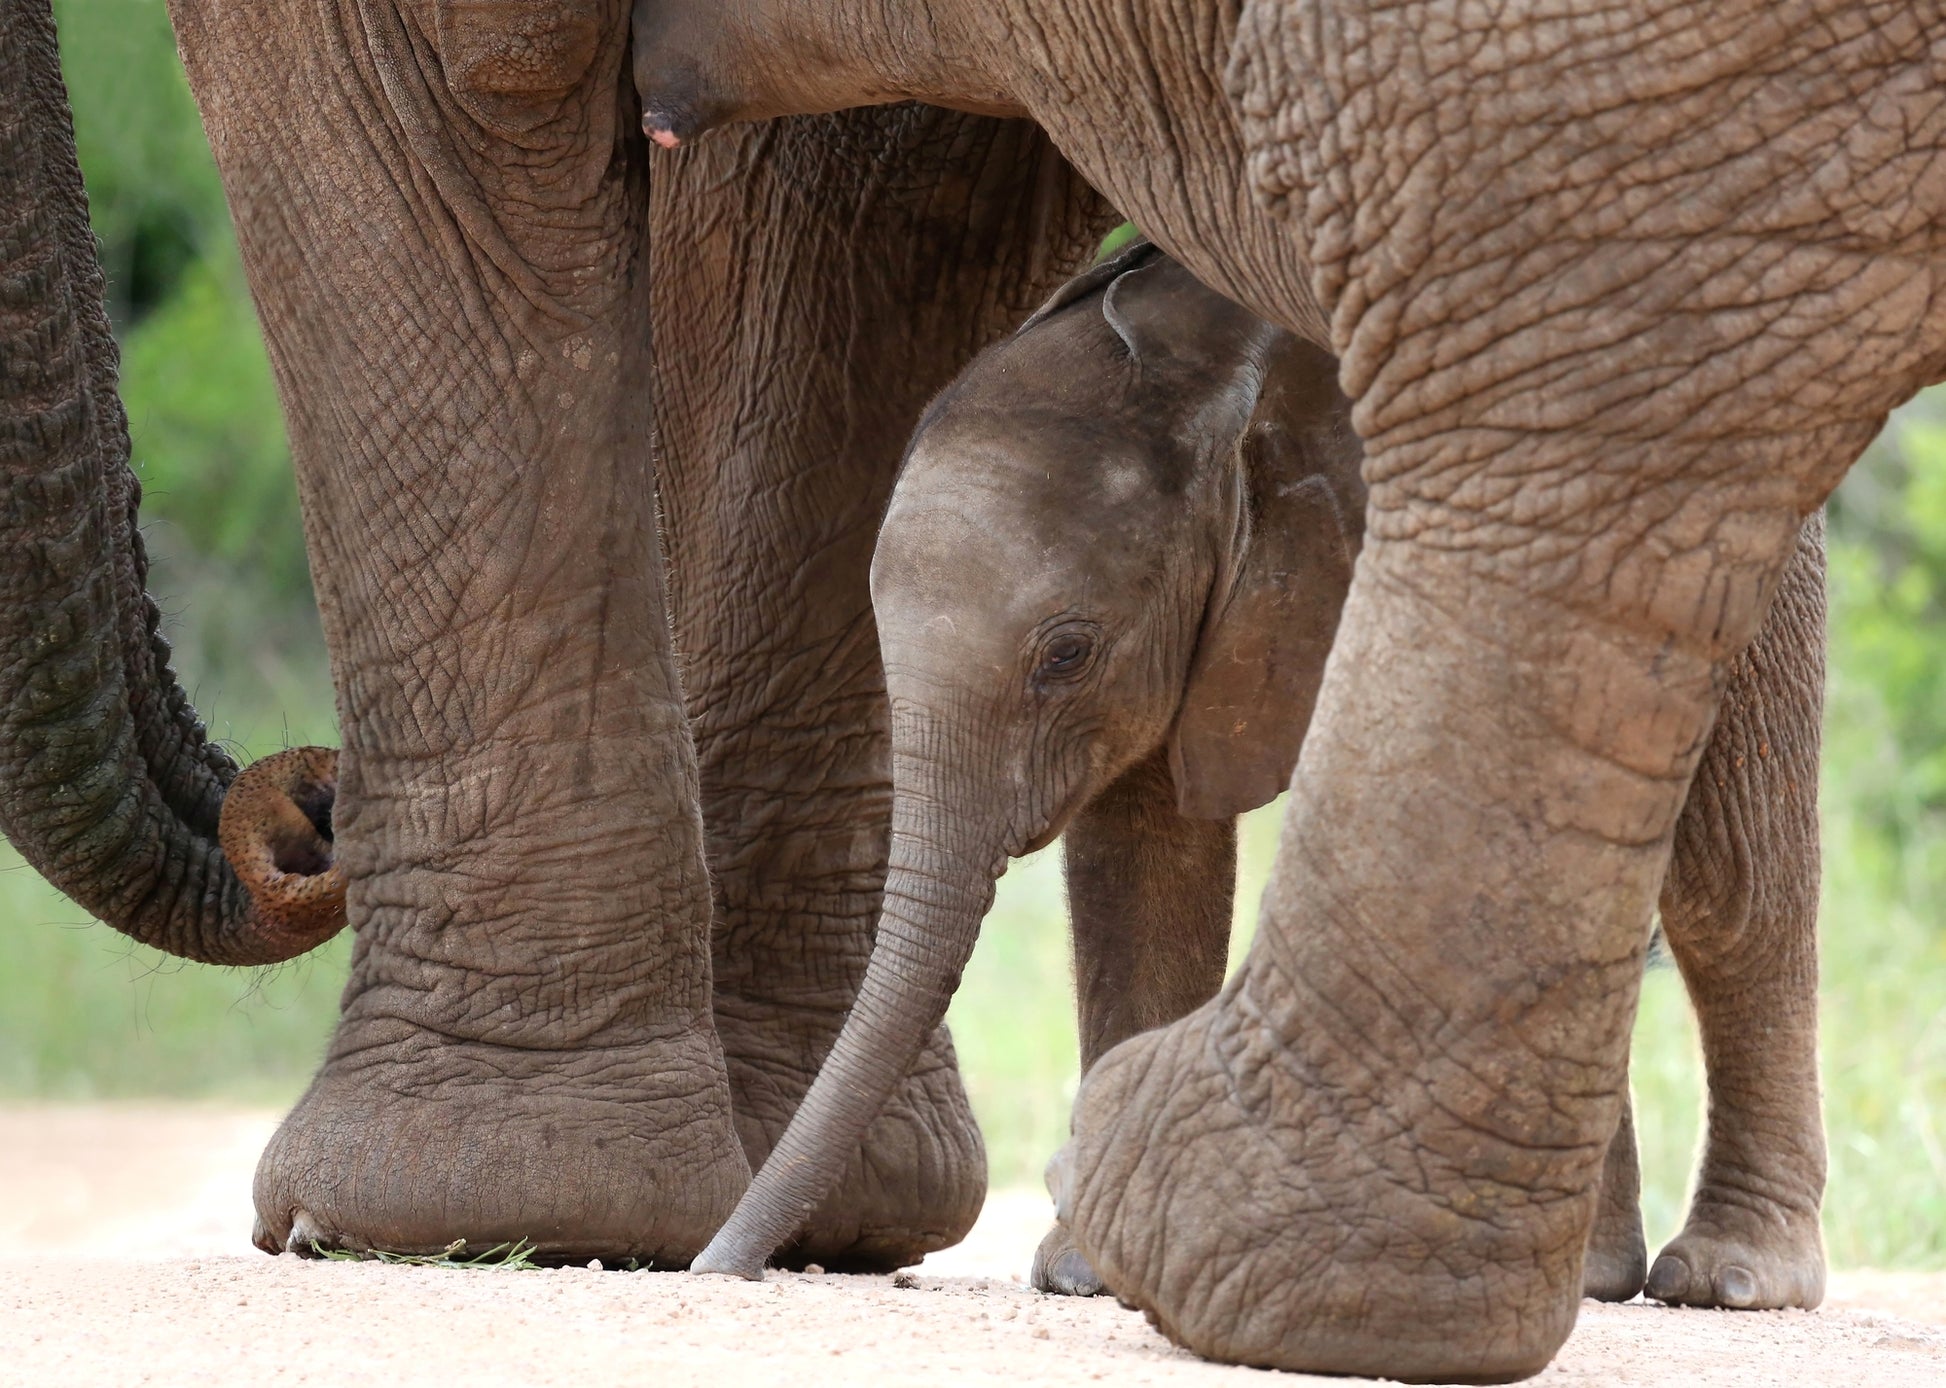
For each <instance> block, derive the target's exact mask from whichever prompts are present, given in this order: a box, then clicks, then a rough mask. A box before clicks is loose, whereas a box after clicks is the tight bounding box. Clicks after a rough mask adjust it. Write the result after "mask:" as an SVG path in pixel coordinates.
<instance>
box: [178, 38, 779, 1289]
mask: <svg viewBox="0 0 1946 1388" xmlns="http://www.w3.org/2000/svg"><path fill="white" fill-rule="evenodd" d="M175 21H176V25H177V30H178V34H179V37H180V39H181V43H182V48H183V51H184V54H185V56H186V60H187V64H188V68H189V72H190V77H191V82H192V85H193V87H194V89H195V91H196V94H197V97H198V100H199V102H200V104H201V106H202V110H203V116H204V120H205V122H206V123H207V126H208V129H209V132H210V136H211V142H212V144H213V146H214V148H215V151H216V155H217V160H218V164H219V167H220V169H221V172H222V174H223V178H224V182H225V186H226V188H227V190H228V192H229V195H230V199H231V203H232V207H233V209H234V212H235V215H236V221H237V229H238V235H239V240H240V243H241V246H242V249H243V254H244V258H245V263H246V266H247V268H248V270H249V273H250V278H251V285H252V288H253V290H254V291H255V294H256V296H257V299H258V303H259V306H260V309H261V312H262V317H263V320H264V324H265V329H266V337H267V340H268V343H269V347H270V353H271V359H272V362H273V365H274V367H275V369H276V371H277V375H278V381H279V387H280V390H281V393H282V396H283V399H284V402H285V407H286V411H287V413H288V416H289V419H290V423H291V436H292V448H293V453H294V456H295V459H296V462H297V468H298V479H299V486H300V495H301V497H302V500H303V503H304V507H305V522H306V533H307V538H308V541H309V545H310V551H311V556H312V562H313V569H314V572H315V574H316V576H317V580H318V588H319V595H320V600H321V604H322V606H323V610H324V616H325V629H326V636H327V638H328V640H329V642H330V646H331V656H332V668H333V675H334V679H335V681H336V684H337V691H338V708H339V715H340V721H341V724H342V728H343V733H344V742H345V746H344V752H343V756H342V761H341V768H340V770H341V782H340V794H339V798H338V802H337V806H336V810H335V814H334V817H333V823H334V829H335V834H336V846H337V849H338V854H339V861H340V862H341V863H342V864H343V866H344V868H345V870H346V873H347V876H348V879H349V893H348V907H349V914H350V919H351V924H352V925H353V927H354V928H355V929H356V930H357V932H358V943H357V948H356V950H355V952H354V956H353V961H352V967H351V978H350V981H349V983H348V985H347V987H346V990H345V995H344V1001H343V1014H342V1016H341V1018H340V1020H339V1024H338V1029H337V1032H336V1034H335V1036H334V1037H333V1039H332V1042H331V1046H330V1049H329V1052H328V1054H327V1056H326V1059H325V1062H324V1066H323V1069H322V1071H321V1073H320V1074H319V1075H318V1076H317V1078H316V1079H315V1081H314V1082H313V1083H312V1085H311V1087H310V1089H309V1090H308V1091H307V1092H306V1093H305V1095H304V1097H303V1098H302V1100H301V1101H300V1102H299V1104H298V1106H297V1108H296V1109H295V1111H294V1112H292V1114H291V1115H290V1116H289V1117H288V1118H287V1119H286V1120H285V1122H284V1125H283V1127H282V1128H281V1129H280V1130H279V1132H278V1134H277V1136H276V1137H275V1139H274V1140H273V1141H272V1143H271V1146H270V1148H269V1150H268V1151H267V1152H266V1153H265V1154H264V1158H263V1162H262V1164H261V1166H260V1167H259V1169H258V1173H257V1184H256V1198H257V1209H258V1214H259V1219H260V1227H259V1232H258V1241H259V1243H260V1246H263V1247H265V1248H267V1249H271V1250H275V1249H280V1248H288V1249H292V1250H295V1251H298V1252H307V1251H310V1250H311V1249H312V1248H313V1247H315V1246H326V1247H328V1246H331V1245H334V1244H335V1245H340V1246H345V1247H351V1248H367V1247H376V1248H383V1249H397V1250H406V1251H422V1252H423V1251H436V1250H438V1249H440V1248H442V1247H444V1246H446V1245H447V1244H448V1243H450V1242H451V1241H453V1240H455V1239H465V1240H466V1241H467V1243H468V1245H469V1247H473V1248H476V1249H478V1248H483V1247H485V1246H486V1245H490V1244H494V1243H500V1242H503V1241H508V1240H513V1239H527V1240H529V1241H531V1242H532V1243H534V1244H537V1245H539V1252H540V1254H541V1256H543V1257H550V1258H567V1257H573V1258H585V1257H588V1256H591V1255H600V1256H603V1257H628V1256H634V1257H639V1258H642V1259H644V1260H653V1261H657V1262H666V1263H681V1262H683V1261H686V1260H687V1259H688V1258H689V1257H690V1256H691V1255H692V1254H693V1252H694V1251H695V1250H696V1249H697V1248H698V1247H700V1246H701V1244H702V1242H703V1241H704V1239H705V1238H706V1237H707V1236H708V1234H709V1233H710V1231H711V1230H712V1229H713V1228H715V1226H716V1225H717V1224H718V1223H719V1222H720V1221H721V1220H722V1218H723V1217H724V1216H725V1215H726V1214H727V1212H728V1210H729V1208H730V1206H731V1204H732V1203H733V1202H734V1200H735V1198H736V1196H737V1194H738V1193H739V1191H740V1190H741V1189H742V1186H743V1185H744V1183H745V1182H746V1181H747V1179H748V1175H747V1167H746V1165H745V1163H744V1159H743V1155H742V1152H741V1150H740V1147H739V1145H738V1144H737V1142H736V1138H735V1134H734V1131H733V1129H732V1126H731V1120H730V1106H729V1088H728V1083H727V1078H726V1075H725V1072H724V1068H723V1062H722V1056H721V1052H720V1049H719V1048H718V1046H717V1043H716V1041H715V1037H714V1032H713V1030H712V1027H711V1022H710V1015H709V956H708V935H707V922H708V910H709V905H708V887H707V878H706V874H705V871H704V863H703V856H702V844H701V829H700V823H699V820H698V817H697V814H696V794H697V792H696V774H695V765H694V760H693V750H692V746H691V742H690V738H689V733H688V727H687V722H686V720H685V717H684V712H683V707H682V702H681V698H680V693H679V689H678V685H677V682H676V677H675V671H674V665H673V661H672V657H671V651H670V645H669V638H668V627H667V620H666V617H665V606H664V595H663V591H662V584H661V578H660V576H661V572H662V565H661V556H660V554H659V553H658V546H657V542H656V524H655V507H654V485H653V478H652V475H651V471H650V458H649V411H648V402H647V398H646V397H647V386H646V381H647V374H648V361H647V351H646V343H645V341H644V338H645V334H644V332H643V324H644V322H645V321H646V315H647V312H648V303H647V292H646V290H647V286H646V280H645V271H646V267H645V265H644V262H643V258H642V255H641V245H642V229H643V224H644V221H645V218H646V208H647V189H646V168H645V164H646V152H647V151H646V143H645V142H644V141H643V140H642V139H641V137H640V135H639V133H638V132H637V131H636V129H635V118H634V114H633V111H632V110H631V109H629V103H628V102H627V101H625V100H623V99H622V93H623V91H624V90H625V88H626V85H627V83H626V79H625V78H624V76H623V74H622V53H623V50H624V48H625V46H626V22H625V21H626V16H625V13H624V12H623V10H622V8H621V6H620V5H619V4H618V3H617V4H605V3H598V0H570V3H565V4H561V5H556V6H549V7H547V8H546V9H545V10H542V9H538V8H532V7H524V6H501V7H479V6H472V7H445V6H442V7H439V8H438V10H437V12H436V13H434V12H433V11H432V10H431V9H430V8H422V7H419V6H416V5H410V4H399V5H395V4H392V3H390V2H389V0H351V3H346V4H343V5H311V4H307V3H285V2H284V0H273V2H272V3H269V4H265V5H260V6H256V7H253V8H251V9H249V10H248V11H247V12H245V11H238V10H232V9H228V8H225V7H222V6H219V5H216V4H213V3H206V2H205V0H181V2H180V3H178V4H177V5H176V7H175Z"/></svg>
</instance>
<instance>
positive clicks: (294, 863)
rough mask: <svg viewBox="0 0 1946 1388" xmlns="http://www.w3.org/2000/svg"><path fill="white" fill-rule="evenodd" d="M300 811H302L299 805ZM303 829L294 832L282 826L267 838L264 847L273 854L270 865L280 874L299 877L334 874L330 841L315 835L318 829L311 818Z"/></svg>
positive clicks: (307, 819)
mask: <svg viewBox="0 0 1946 1388" xmlns="http://www.w3.org/2000/svg"><path fill="white" fill-rule="evenodd" d="M298 808H300V809H302V808H303V807H302V806H301V805H300V806H299V807H298ZM305 828H306V829H310V830H312V832H309V833H307V832H305V831H304V829H298V830H295V831H293V830H292V829H291V828H289V827H285V826H279V829H278V830H273V831H272V832H271V833H270V834H268V835H266V836H265V837H266V840H267V841H266V843H265V845H264V846H265V847H266V848H268V849H269V850H270V861H271V864H272V865H273V866H274V867H275V868H276V869H277V870H278V871H279V872H285V873H290V874H292V875H293V876H297V877H317V876H319V875H320V874H322V873H325V872H329V871H330V870H331V841H330V839H329V838H327V837H325V836H324V835H322V834H319V833H317V832H315V829H316V825H315V822H314V821H312V820H311V819H310V818H309V817H308V816H306V819H305Z"/></svg>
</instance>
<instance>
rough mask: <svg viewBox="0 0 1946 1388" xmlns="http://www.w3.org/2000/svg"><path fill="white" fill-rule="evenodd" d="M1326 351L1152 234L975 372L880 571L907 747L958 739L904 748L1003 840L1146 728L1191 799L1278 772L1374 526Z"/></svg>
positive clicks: (957, 387) (919, 454) (890, 680)
mask: <svg viewBox="0 0 1946 1388" xmlns="http://www.w3.org/2000/svg"><path fill="white" fill-rule="evenodd" d="M1335 372H1336V365H1335V363H1334V362H1333V361H1332V360H1331V359H1330V358H1329V357H1328V356H1326V355H1325V354H1324V353H1322V352H1319V351H1318V350H1316V349H1315V348H1312V347H1310V346H1308V345H1307V344H1305V343H1303V342H1301V341H1298V340H1297V339H1295V338H1294V337H1292V336H1291V335H1290V334H1288V333H1285V332H1282V331H1280V330H1278V329H1276V328H1273V327H1271V326H1270V325H1268V324H1266V323H1264V322H1263V321H1262V320H1261V319H1258V318H1256V317H1255V316H1253V315H1251V314H1250V313H1248V312H1247V311H1245V310H1243V309H1241V308H1239V307H1237V306H1236V305H1234V304H1232V303H1231V302H1230V301H1228V300H1227V299H1224V298H1222V297H1220V296H1219V295H1216V294H1214V293H1212V292H1210V291H1209V290H1208V289H1206V288H1204V287H1203V286H1202V285H1201V284H1199V283H1197V281H1196V280H1195V279H1194V278H1192V277H1191V276H1190V274H1189V273H1188V272H1187V271H1186V270H1184V269H1183V268H1182V267H1181V266H1180V265H1178V264H1177V263H1176V262H1174V261H1173V260H1171V259H1170V258H1168V257H1167V256H1165V255H1163V254H1162V253H1161V252H1160V251H1158V250H1156V249H1155V248H1154V247H1152V246H1150V245H1148V244H1147V243H1138V244H1137V245H1135V246H1134V247H1133V248H1131V249H1129V250H1127V251H1125V252H1123V253H1122V254H1121V255H1119V256H1117V257H1115V258H1114V259H1113V260H1110V261H1108V262H1106V263H1104V264H1102V265H1100V266H1097V267H1096V268H1095V269H1093V270H1091V271H1089V272H1087V273H1086V274H1084V275H1082V276H1080V277H1078V278H1077V279H1075V280H1073V281H1071V282H1070V283H1069V284H1068V285H1067V286H1066V287H1065V288H1063V289H1062V290H1061V291H1060V292H1059V293H1058V294H1057V295H1056V296H1055V297H1054V298H1053V299H1052V300H1051V301H1050V302H1049V303H1048V304H1047V305H1046V306H1044V307H1043V308H1042V309H1041V310H1040V312H1038V313H1037V314H1035V315H1034V317H1033V318H1031V319H1030V320H1029V321H1028V322H1027V324H1026V325H1025V326H1023V327H1022V328H1021V330H1020V331H1019V333H1018V334H1017V335H1016V336H1015V337H1014V338H1013V339H1012V340H1011V341H1009V342H1006V343H1003V344H1001V345H999V346H998V347H996V348H994V349H993V350H992V351H990V352H988V353H987V354H986V355H985V356H984V357H982V358H981V359H980V360H979V361H977V362H976V363H975V364H974V365H973V366H972V367H971V368H969V370H968V371H967V372H966V373H965V374H964V375H963V376H962V377H961V378H960V380H959V381H958V382H956V383H955V384H954V386H953V387H952V388H951V389H950V390H948V391H947V392H946V393H945V394H944V395H943V396H942V397H941V398H940V399H939V401H938V402H937V403H936V404H935V405H934V406H933V408H932V409H931V410H930V411H929V412H928V414H927V416H926V418H925V419H924V420H923V421H922V422H921V424H920V426H919V429H918V432H917V435H916V437H915V438H914V440H913V444H912V448H911V451H910V453H909V455H908V458H907V462H906V466H905V469H904V471H903V472H902V474H901V476H900V479H899V483H898V486H897V488H896V489H895V491H894V493H893V497H892V501H891V505H890V507H889V508H888V510H887V513H886V518H885V524H884V527H883V529H882V531H881V533H880V537H879V548H878V554H877V558H876V561H875V563H874V568H873V575H872V587H873V604H874V608H875V610H876V612H877V615H878V621H879V631H880V644H881V648H882V650H883V653H884V657H885V662H886V667H887V685H888V688H889V689H890V691H891V695H892V698H893V701H894V704H895V706H896V709H897V713H896V715H895V733H894V739H895V744H896V743H898V742H899V741H900V740H901V738H900V726H901V725H902V726H903V729H904V732H905V733H906V734H907V735H908V736H909V738H910V739H911V740H912V742H913V750H914V752H915V753H916V752H917V750H918V749H919V748H920V747H922V746H932V745H950V746H953V747H955V748H956V749H960V751H961V753H962V758H963V760H964V761H965V762H966V765H964V766H959V765H944V766H940V765H935V766H917V765H911V766H908V767H907V768H906V769H907V770H908V771H909V772H910V773H911V774H912V775H913V776H914V777H921V776H925V775H928V774H930V775H934V776H943V777H947V778H949V779H950V780H951V781H953V782H954V783H955V784H954V785H953V786H952V787H951V789H952V790H953V791H954V792H955V794H956V795H957V797H958V799H959V800H960V801H961V803H967V802H968V799H969V797H971V799H972V800H973V801H977V802H979V803H984V804H991V805H993V806H994V807H995V808H994V813H995V815H996V816H997V817H998V818H1002V819H1004V820H1005V821H1006V831H1007V832H1006V833H1005V835H1004V838H1003V843H1004V846H1005V848H1006V850H1007V851H1008V852H1018V851H1021V850H1022V849H1024V848H1032V847H1035V846H1038V845H1040V844H1043V843H1045V842H1047V841H1049V840H1051V839H1052V838H1053V837H1054V836H1055V835H1056V834H1058V833H1059V831H1060V828H1061V826H1062V824H1063V823H1064V822H1065V820H1066V818H1067V816H1068V815H1069V814H1070V813H1072V811H1073V810H1074V809H1075V808H1077V807H1078V805H1079V804H1080V803H1082V802H1084V801H1085V800H1086V799H1088V798H1089V797H1091V796H1092V795H1093V794H1095V793H1096V792H1098V791H1099V790H1101V789H1102V788H1103V786H1105V785H1106V784H1107V783H1108V782H1109V781H1110V780H1112V779H1113V778H1114V777H1115V776H1117V775H1119V774H1120V773H1121V772H1122V771H1124V770H1126V769H1127V768H1128V766H1129V765H1130V764H1132V763H1133V762H1134V761H1135V760H1137V759H1139V758H1140V757H1142V756H1144V755H1146V754H1147V753H1149V752H1151V751H1153V750H1155V749H1156V748H1157V746H1158V744H1162V743H1166V745H1167V748H1168V754H1169V760H1170V764H1171V767H1172V770H1173V771H1174V773H1175V778H1176V789H1177V795H1178V799H1179V802H1180V806H1181V808H1182V809H1183V811H1184V812H1185V813H1188V814H1192V815H1196V816H1199V817H1205V818H1219V817H1227V816H1230V815H1235V814H1238V813H1241V812H1242V811H1244V810H1248V809H1253V808H1255V807H1256V806H1258V805H1262V804H1265V803H1267V802H1268V801H1270V800H1271V799H1272V798H1274V797H1275V796H1276V795H1277V794H1278V793H1279V792H1281V791H1282V790H1283V789H1284V787H1285V786H1286V785H1287V784H1288V783H1289V781H1290V774H1291V770H1292V768H1293V767H1294V766H1295V765H1296V761H1297V752H1298V747H1299V745H1300V743H1301V742H1302V740H1303V735H1304V728H1305V725H1306V723H1307V721H1308V719H1309V717H1310V711H1311V705H1312V702H1313V700H1314V698H1315V696H1316V692H1317V686H1318V682H1319V679H1320V677H1321V675H1322V671H1323V665H1324V660H1325V657H1326V656H1327V655H1328V654H1329V652H1330V648H1331V639H1332V636H1333V634H1334V632H1335V630H1336V628H1337V621H1338V611H1339V608H1340V607H1341V605H1342V603H1343V600H1344V595H1345V590H1346V588H1347V586H1348V585H1349V583H1350V578H1351V561H1352V557H1353V555H1354V553H1355V551H1356V546H1357V544H1358V541H1359V539H1360V537H1361V534H1362V517H1363V506H1364V491H1363V484H1362V482H1361V481H1360V479H1359V476H1358V464H1359V460H1360V450H1359V445H1358V440H1357V437H1356V435H1355V434H1354V433H1353V432H1352V429H1351V426H1350V423H1349V419H1348V405H1347V404H1346V402H1345V401H1344V399H1343V397H1342V396H1341V395H1340V394H1339V393H1338V390H1337V386H1336V383H1335ZM895 756H896V752H895ZM972 777H977V778H979V779H980V780H981V781H982V782H983V783H982V784H981V785H979V786H978V788H977V789H976V788H975V787H974V785H973V783H972V781H971V780H969V779H967V778H972ZM916 788H918V789H920V790H921V791H922V792H923V793H927V794H930V793H931V791H932V790H933V789H935V787H916ZM936 788H937V789H942V790H943V789H947V788H948V787H946V786H944V785H942V786H939V787H936ZM996 795H998V796H1001V797H1011V799H1012V802H1013V803H1011V804H1010V805H1009V806H1008V807H1007V809H1006V810H1005V811H1004V812H1002V811H1001V810H999V808H998V802H997V801H995V799H994V797H995V796H996ZM976 856H977V855H976Z"/></svg>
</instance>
